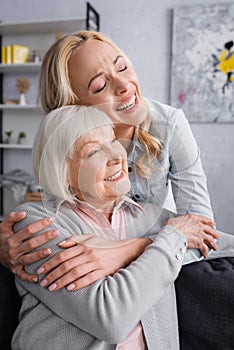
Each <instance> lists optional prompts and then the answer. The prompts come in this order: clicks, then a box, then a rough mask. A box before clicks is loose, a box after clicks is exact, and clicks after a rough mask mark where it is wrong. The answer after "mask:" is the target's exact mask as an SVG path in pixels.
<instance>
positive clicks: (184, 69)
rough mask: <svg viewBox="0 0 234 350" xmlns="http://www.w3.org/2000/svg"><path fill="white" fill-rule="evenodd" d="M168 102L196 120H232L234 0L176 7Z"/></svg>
mask: <svg viewBox="0 0 234 350" xmlns="http://www.w3.org/2000/svg"><path fill="white" fill-rule="evenodd" d="M170 103H171V105H173V106H174V107H177V108H181V109H183V111H184V112H185V114H186V116H187V118H188V120H189V121H192V122H214V123H224V122H234V3H233V2H232V3H226V4H214V5H209V6H205V5H197V6H191V7H190V6H186V7H178V8H176V9H174V11H173V36H172V66H171V84H170Z"/></svg>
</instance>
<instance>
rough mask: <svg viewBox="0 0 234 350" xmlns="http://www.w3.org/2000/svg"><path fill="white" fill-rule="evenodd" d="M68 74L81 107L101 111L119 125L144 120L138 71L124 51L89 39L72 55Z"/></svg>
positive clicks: (133, 124)
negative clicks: (84, 106)
mask: <svg viewBox="0 0 234 350" xmlns="http://www.w3.org/2000/svg"><path fill="white" fill-rule="evenodd" d="M68 71H69V79H70V83H71V87H72V89H73V91H74V92H75V94H76V95H77V97H78V98H79V104H81V105H86V106H90V105H92V106H96V107H98V108H100V109H102V110H103V111H105V113H106V114H107V115H108V116H109V117H110V118H111V119H112V121H113V122H114V123H116V124H118V125H125V126H126V124H127V125H128V126H129V125H131V126H137V125H139V124H140V123H142V122H143V121H144V120H145V117H146V113H144V112H145V111H144V108H143V106H142V97H141V94H140V88H139V83H138V78H137V75H136V72H135V70H134V68H133V66H132V64H131V63H130V62H129V61H128V59H127V58H126V57H125V56H124V55H123V53H122V52H121V51H118V50H117V49H115V48H114V47H112V46H111V45H110V44H108V43H106V42H102V41H99V40H95V39H90V40H88V41H85V42H83V43H82V44H81V45H80V46H79V47H78V48H77V49H76V50H75V51H74V52H73V54H72V56H71V58H70V59H69V62H68ZM142 111H143V113H142Z"/></svg>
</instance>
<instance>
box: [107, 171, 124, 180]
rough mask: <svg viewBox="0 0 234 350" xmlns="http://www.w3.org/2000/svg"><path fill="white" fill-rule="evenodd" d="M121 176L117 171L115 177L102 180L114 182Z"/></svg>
mask: <svg viewBox="0 0 234 350" xmlns="http://www.w3.org/2000/svg"><path fill="white" fill-rule="evenodd" d="M121 175H122V170H120V171H118V173H116V174H115V175H112V176H110V177H107V178H106V179H104V181H114V180H116V179H118V178H119V177H120V176H121Z"/></svg>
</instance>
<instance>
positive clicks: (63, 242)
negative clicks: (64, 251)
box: [59, 241, 67, 245]
mask: <svg viewBox="0 0 234 350" xmlns="http://www.w3.org/2000/svg"><path fill="white" fill-rule="evenodd" d="M66 242H67V241H62V242H60V243H59V245H60V244H65V243H66Z"/></svg>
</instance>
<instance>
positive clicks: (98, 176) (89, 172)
mask: <svg viewBox="0 0 234 350" xmlns="http://www.w3.org/2000/svg"><path fill="white" fill-rule="evenodd" d="M77 175H78V182H79V187H80V189H81V188H83V189H85V190H86V191H88V189H89V187H90V188H91V187H92V188H93V187H95V186H96V184H97V183H99V182H100V181H102V180H103V178H104V176H105V171H104V169H103V167H101V162H100V160H99V161H98V160H95V161H93V162H90V163H89V164H85V163H84V164H82V165H81V166H80V169H79V172H78V174H77Z"/></svg>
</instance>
